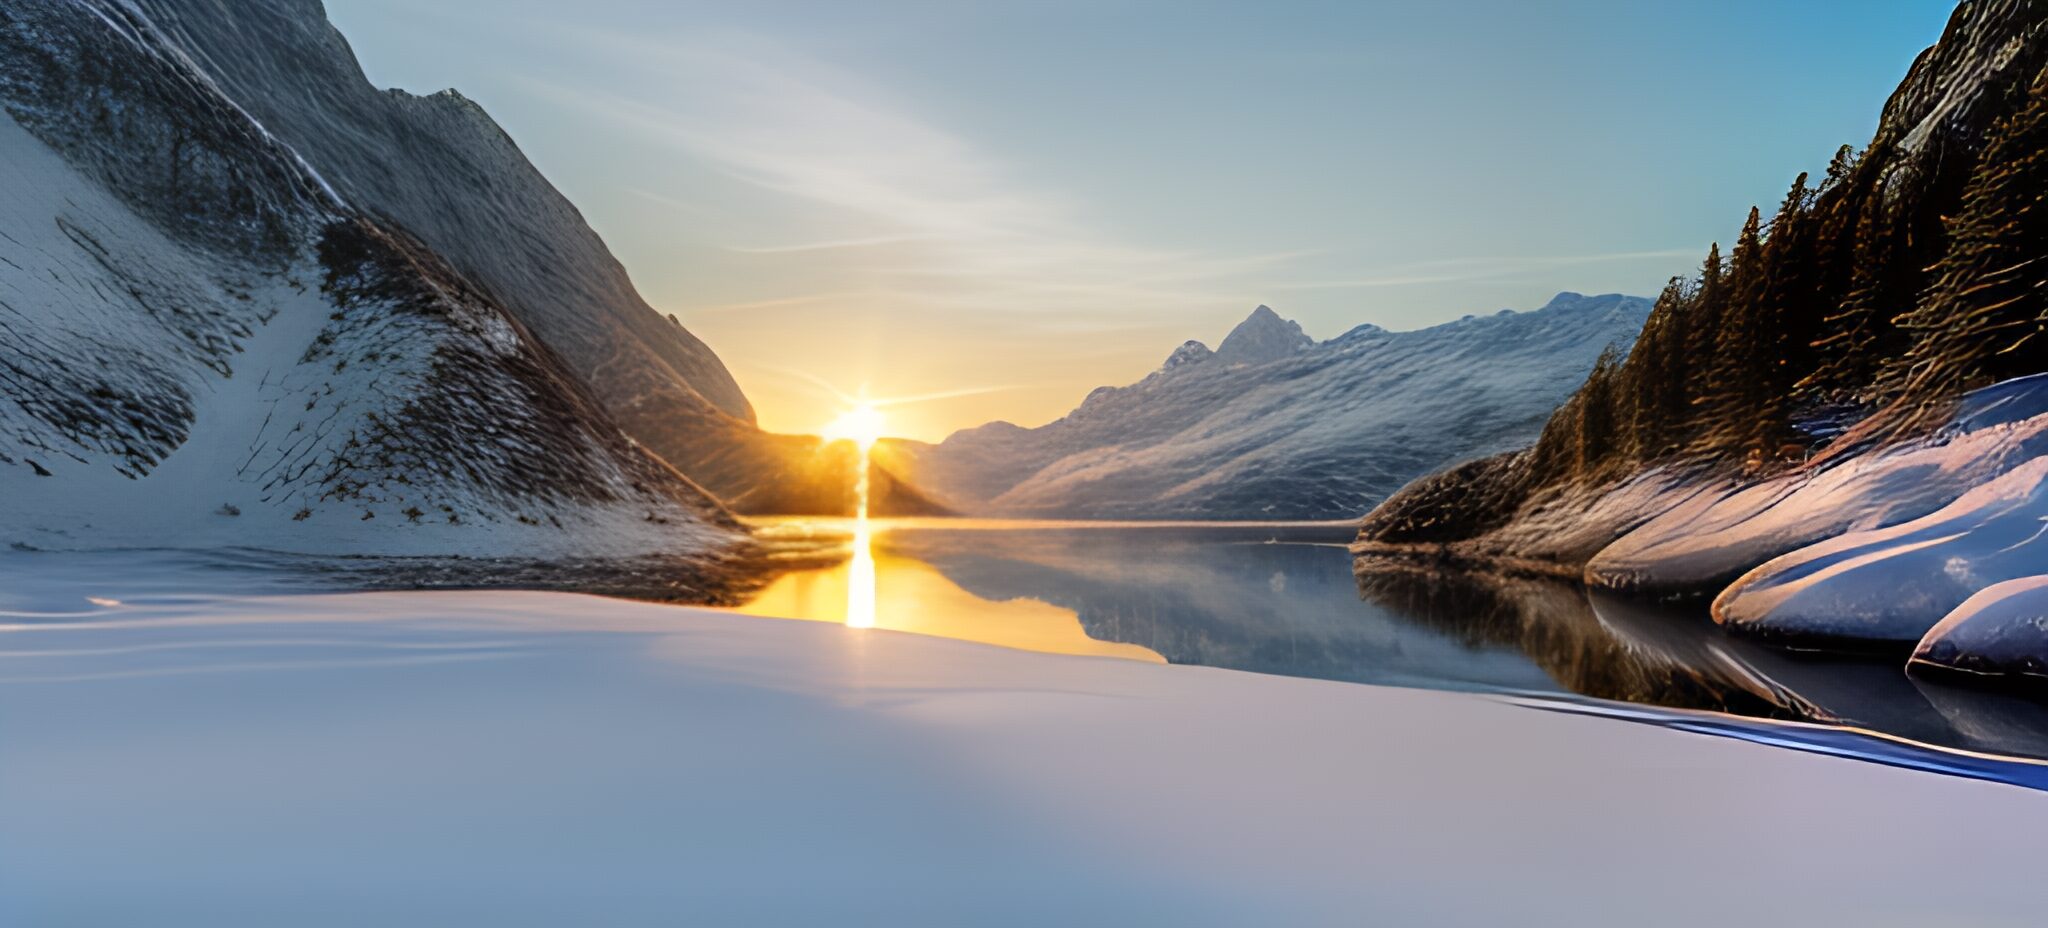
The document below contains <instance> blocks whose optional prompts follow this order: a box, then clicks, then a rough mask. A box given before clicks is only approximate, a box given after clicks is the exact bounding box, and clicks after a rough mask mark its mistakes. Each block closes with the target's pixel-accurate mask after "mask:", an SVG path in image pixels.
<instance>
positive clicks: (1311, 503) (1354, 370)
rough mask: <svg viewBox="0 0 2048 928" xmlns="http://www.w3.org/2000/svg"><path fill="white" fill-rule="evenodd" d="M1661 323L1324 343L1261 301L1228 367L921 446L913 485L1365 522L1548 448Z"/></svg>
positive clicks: (1526, 316)
mask: <svg viewBox="0 0 2048 928" xmlns="http://www.w3.org/2000/svg"><path fill="white" fill-rule="evenodd" d="M1648 311H1649V304H1648V303H1647V302H1646V301H1644V300H1641V299H1638V298H1635V297H1626V296H1620V295H1607V296H1594V297H1583V296H1580V295H1578V294H1560V295H1559V297H1558V298H1557V299H1554V300H1552V301H1551V303H1550V304H1549V305H1548V306H1545V307H1544V308H1543V309H1542V310H1539V311H1536V312H1529V313H1515V314H1508V315H1493V316H1486V317H1480V318H1471V319H1466V320H1462V321H1459V322H1453V323H1449V324H1446V325H1439V326H1435V327H1432V328H1428V329H1421V330H1417V331H1411V332H1388V331H1386V330H1384V329H1381V328H1379V327H1377V326H1369V325H1367V326H1359V327H1358V328H1355V329H1353V330H1351V331H1349V332H1347V333H1345V334H1344V335H1341V336H1339V337H1337V338H1334V339H1331V340H1329V341H1326V342H1321V343H1313V342H1311V341H1309V340H1308V338H1307V336H1306V335H1303V334H1301V332H1300V327H1299V326H1298V325H1295V324H1294V323H1291V322H1288V321H1286V320H1283V319H1281V318H1280V317H1279V316H1278V315H1277V314H1275V313H1273V312H1272V311H1271V310H1270V309H1267V308H1266V307H1263V306H1261V307H1259V309H1258V310H1257V311H1255V312H1253V313H1252V315H1251V317H1250V318H1248V319H1246V320H1245V322H1244V323H1243V324H1242V325H1240V326H1239V327H1238V328H1237V330H1236V331H1233V332H1232V333H1231V335H1230V337H1229V338H1226V339H1225V340H1224V342H1223V346H1222V347H1221V348H1219V349H1218V350H1217V351H1216V352H1215V353H1214V355H1213V357H1208V356H1205V355H1206V351H1197V350H1196V348H1198V347H1199V343H1190V344H1188V345H1183V346H1182V347H1181V348H1180V349H1179V350H1177V351H1175V352H1174V354H1173V356H1172V357H1171V358H1169V359H1168V363H1167V364H1166V366H1164V367H1163V368H1162V369H1160V370H1159V371H1156V372H1154V373H1153V374H1151V375H1150V376H1148V377H1146V378H1145V379H1144V380H1141V381H1139V382H1138V383H1135V384H1132V385H1130V386H1125V387H1104V388H1101V389H1098V390H1096V391H1094V392H1093V393H1091V394H1089V396H1088V398H1087V399H1086V400H1085V401H1084V402H1082V404H1081V405H1080V407H1079V408H1077V409H1075V410H1074V411H1073V412H1072V413H1069V414H1068V415H1067V416H1066V417H1065V418H1062V419H1060V420H1058V421H1056V422H1053V423H1051V424H1048V425H1045V426H1041V427H1039V428H1034V429H1024V428H1019V427H1017V426H1014V425H1010V424H1008V423H997V424H994V425H989V426H982V427H980V428H976V429H969V430H966V431H962V432H959V433H956V434H954V435H953V436H951V437H949V438H947V439H946V441H945V442H943V443H941V444H939V445H936V446H925V447H923V448H918V449H913V451H912V452H911V453H910V455H909V456H911V457H912V458H913V464H912V467H911V472H910V476H911V478H912V480H913V481H915V482H917V483H918V484H919V485H920V486H922V487H924V488H925V489H927V490H929V491H932V492H934V493H935V494H936V495H937V496H938V497H939V498H940V500H941V501H942V502H945V503H947V504H949V505H951V506H952V507H953V508H955V509H958V510H960V511H964V512H973V513H983V514H1000V515H1013V516H1058V517H1074V518H1161V517H1183V518H1275V519H1334V518H1349V517H1355V516H1357V515H1359V514H1361V513H1363V512H1365V511H1366V510H1368V509H1370V508H1372V506H1373V505H1374V504H1376V503H1378V502H1379V501H1380V500H1381V499H1383V498H1385V497H1386V495H1387V494H1389V493H1392V492H1393V491H1394V490H1396V489H1399V488H1400V487H1401V485H1402V484H1404V483H1406V482H1408V481H1409V480H1412V479H1414V478H1415V477H1417V476H1420V475H1422V474H1424V473H1427V472H1429V471H1431V470H1433V469H1436V468H1439V467H1443V466H1445V465H1447V464H1451V463H1454V462H1456V461H1459V460H1462V459H1465V458H1469V457H1472V456H1476V455H1480V454H1485V453H1489V452H1494V451H1500V450H1503V449H1505V448H1509V447H1513V446H1514V445H1516V444H1519V443H1525V442H1528V441H1530V440H1533V439H1534V438H1535V437H1536V435H1537V434H1538V432H1540V431H1541V429H1542V427H1543V423H1544V422H1545V421H1546V420H1547V419H1548V417H1549V415H1550V413H1551V411H1552V410H1553V409H1555V408H1556V406H1557V404H1558V403H1559V402H1561V401H1562V400H1563V399H1564V398H1565V397H1566V396H1567V395H1569V394H1570V393H1571V391H1572V389H1573V388H1575V387H1576V386H1577V385H1578V384H1579V383H1580V382H1581V381H1582V380H1584V378H1585V375H1586V372H1587V371H1589V370H1590V369H1591V368H1592V366H1593V362H1594V360H1595V359H1597V358H1598V357H1599V355H1600V352H1601V351H1602V350H1604V349H1605V348H1606V347H1607V346H1608V345H1610V344H1619V345H1621V346H1623V347H1627V346H1628V345H1629V344H1631V343H1632V342H1633V340H1634V338H1635V335H1636V333H1637V332H1638V331H1639V330H1640V329H1641V327H1642V323H1643V320H1644V318H1645V317H1646V316H1647V314H1648Z"/></svg>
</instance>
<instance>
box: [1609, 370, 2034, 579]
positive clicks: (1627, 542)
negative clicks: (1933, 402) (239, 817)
mask: <svg viewBox="0 0 2048 928" xmlns="http://www.w3.org/2000/svg"><path fill="white" fill-rule="evenodd" d="M2044 409H2048V376H2035V377H2024V378H2019V379H2016V380H2012V381H2007V382H2005V383H2001V384H1997V385H1994V386H1991V387H1986V388H1984V389H1982V390H1978V391H1976V392H1974V393H1972V394H1971V395H1970V396H1969V397H1967V398H1965V400H1964V401H1963V402H1962V403H1961V404H1960V405H1959V407H1958V409H1957V410H1956V412H1955V413H1954V415H1953V417H1952V419H1951V424H1950V425H1949V427H1947V428H1945V429H1943V430H1941V431H1940V432H1939V433H1937V434H1936V435H1934V436H1932V437H1930V438H1928V439H1926V440H1924V441H1918V442H1913V443H1910V444H1906V445H1901V446H1897V447H1893V448H1889V449H1884V450H1879V451H1874V452H1869V453H1865V454H1861V455H1857V456H1854V457H1849V458H1845V459H1842V460H1841V461H1839V462H1837V463H1834V464H1832V465H1828V466H1824V467H1818V468H1814V469H1801V470H1796V471H1793V472H1791V473H1787V474H1784V475H1781V476H1778V477H1775V478H1772V479H1769V480H1765V481H1762V482H1759V483H1741V482H1736V481H1728V480H1718V481H1716V480H1713V479H1711V478H1701V479H1699V480H1696V481H1691V482H1684V481H1681V482H1680V483H1679V484H1675V485H1674V486H1673V487H1672V489H1671V491H1670V492H1668V493H1667V494H1666V495H1667V497H1668V502H1661V503H1660V502H1659V501H1655V500H1646V501H1639V502H1637V503H1635V505H1638V506H1647V507H1649V508H1646V509H1643V510H1640V511H1646V512H1657V513H1659V514H1658V515H1655V516H1654V517H1652V518H1650V519H1649V520H1648V521H1647V522H1644V523H1643V524H1642V525H1640V526H1638V527H1636V528H1634V529H1632V530H1630V531H1629V532H1628V533H1627V534H1624V535H1622V536H1621V537H1620V538H1618V539H1616V540H1615V541H1613V542H1612V543H1610V544H1608V545H1607V546H1606V547H1605V548H1603V549H1601V550H1600V552H1599V553H1598V554H1596V555H1594V556H1593V558H1592V559H1591V560H1590V561H1589V562H1587V565H1586V571H1585V579H1586V582H1587V583H1589V584H1591V585H1593V586H1597V587H1602V588H1605V589H1612V590H1621V591H1627V592H1636V593H1690V592H1697V591H1701V590H1711V589H1714V588H1716V587H1718V586H1720V585H1722V584H1725V583H1728V582H1729V581H1731V580H1733V579H1735V578H1737V577H1740V576H1742V575H1743V574H1744V573H1745V572H1747V571H1749V570H1751V569H1752V568H1755V567H1756V566H1757V565H1758V564H1762V563H1763V562H1765V561H1768V560H1770V559H1772V558H1775V557H1778V556H1780V555H1785V554H1787V553H1788V552H1793V551H1797V550H1799V549H1801V548H1805V547H1807V546H1809V545H1815V544H1819V543H1822V542H1824V541H1827V540H1829V539H1833V538H1836V537H1838V536H1842V535H1845V534H1851V533H1858V532H1864V531H1869V530H1872V529H1881V528H1885V527H1887V526H1892V525H1897V524H1899V523H1902V522H1906V521H1909V520H1912V519H1917V518H1919V517H1921V516H1924V515H1927V514H1928V513H1931V512H1934V511H1935V510H1937V509H1940V508H1941V507H1943V506H1946V505H1948V504H1950V503H1952V502H1954V501H1955V500H1956V499H1957V498H1958V497H1960V496H1962V495H1963V494H1964V493H1966V492H1968V491H1969V490H1970V489H1972V488H1974V487H1978V486H1982V485H1983V484H1985V483H1988V482H1990V481H1992V480H1995V479H1997V478H1998V476H1999V475H2001V474H2004V473H2006V472H2007V471H2010V470H2012V469H2013V468H2015V467H2018V466H2020V465H2022V464H2024V463H2026V462H2028V461H2032V460H2034V459H2036V458H2039V457H2041V456H2043V455H2048V416H2044V415H2042V413H2043V411H2044ZM1628 489H1629V491H1630V492H1636V493H1637V495H1640V493H1639V491H1638V490H1635V489H1633V488H1628ZM1617 492H1621V491H1620V490H1618V491H1617Z"/></svg>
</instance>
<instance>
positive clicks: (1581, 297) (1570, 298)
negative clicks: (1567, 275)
mask: <svg viewBox="0 0 2048 928" xmlns="http://www.w3.org/2000/svg"><path fill="white" fill-rule="evenodd" d="M1585 300H1586V295H1585V294H1583V293H1574V292H1572V291H1570V290H1563V291H1560V292H1559V293H1558V294H1557V295H1556V296H1554V297H1551V298H1550V302H1548V303H1545V304H1543V308H1544V309H1549V308H1551V307H1553V306H1563V305H1566V304H1568V303H1583V302H1585Z"/></svg>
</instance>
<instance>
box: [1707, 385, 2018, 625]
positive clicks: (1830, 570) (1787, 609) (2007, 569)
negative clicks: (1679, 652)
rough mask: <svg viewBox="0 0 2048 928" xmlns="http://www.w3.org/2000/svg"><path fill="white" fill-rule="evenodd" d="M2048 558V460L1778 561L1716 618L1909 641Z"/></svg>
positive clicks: (1743, 583)
mask: <svg viewBox="0 0 2048 928" xmlns="http://www.w3.org/2000/svg"><path fill="white" fill-rule="evenodd" d="M2029 421H2030V422H2038V423H2039V424H2040V427H2048V417H2041V418H2040V419H2039V420H2029ZM2044 565H2048V457H2040V458H2036V459H2034V460H2031V461H2028V462H2027V463H2025V464H2022V465H2020V466H2019V467H2016V468H2014V469H2012V470H2011V471H2009V472H2007V473H2006V474H2005V475H2003V476H2001V477H1999V478H1997V479H1995V480H1992V481H1990V482H1989V483H1986V484H1984V485H1983V486H1980V487H1976V488H1974V489H1972V490H1970V491H1969V492H1967V493H1965V494H1963V495H1962V496H1961V497H1960V498H1958V499H1957V500H1956V501H1955V502H1953V503H1950V504H1949V505H1947V506H1945V507H1943V508H1941V509H1940V510H1937V511H1935V512H1933V513H1930V514H1928V515H1926V516H1923V517H1921V518H1918V519H1914V520H1912V521H1909V522H1904V523H1901V524H1898V525H1894V526H1891V527H1889V528H1883V529H1876V530H1872V531H1864V532H1850V533H1848V534H1845V535H1841V536H1839V537H1836V538H1831V539H1829V540H1827V541H1824V542H1821V543H1819V544H1816V545H1812V546H1810V547H1806V548H1801V549H1799V550H1797V551H1794V552H1792V553H1790V554H1787V555H1785V556H1783V557H1779V558H1775V559H1773V560H1771V561H1769V562H1767V563H1765V564H1764V565H1763V566H1761V567H1758V568H1757V569H1755V570H1753V571H1751V572H1750V573H1748V574H1746V575H1744V576H1743V578H1742V579H1741V580H1738V581H1736V583H1735V584H1734V585H1733V586H1730V587H1729V588H1728V589H1727V590H1726V591H1724V592H1723V593H1722V594H1721V596H1720V597H1719V598H1718V599H1716V600H1715V602H1714V617H1715V618H1716V619H1717V620H1719V621H1720V622H1722V623H1723V624H1725V625H1727V626H1729V627H1730V628H1732V629H1736V630H1740V631H1744V632H1749V633H1752V634H1756V635H1759V636H1763V637H1768V638H1777V639H1784V640H1795V641H1797V640H1812V641H1837V642H1842V641H1848V642H1880V643H1889V644H1911V643H1913V642H1916V641H1919V640H1920V639H1921V637H1922V636H1923V635H1925V634H1927V631H1928V629H1930V628H1932V627H1934V625H1935V623H1937V622H1939V621H1941V618H1942V617H1943V616H1944V615H1947V614H1948V613H1949V612H1950V611H1951V610H1954V609H1955V608H1956V607H1957V606H1959V605H1961V604H1962V603H1963V601H1964V600H1966V599H1968V598H1970V597H1971V596H1972V595H1974V594H1975V593H1977V592H1978V591H1979V590H1982V589H1984V588H1985V587H1987V586H1990V585H1992V584H1995V583H1998V582H2000V581H2004V580H2010V579H2014V578H2017V577H2025V576H2031V575H2034V574H2038V573H2040V572H2041V571H2042V569H2043V567H2044Z"/></svg>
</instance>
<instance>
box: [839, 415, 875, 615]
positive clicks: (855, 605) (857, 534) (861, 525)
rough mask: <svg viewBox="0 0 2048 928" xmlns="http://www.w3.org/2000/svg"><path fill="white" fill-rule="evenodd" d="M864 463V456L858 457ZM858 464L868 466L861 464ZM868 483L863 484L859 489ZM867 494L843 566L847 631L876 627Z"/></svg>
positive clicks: (872, 535)
mask: <svg viewBox="0 0 2048 928" xmlns="http://www.w3.org/2000/svg"><path fill="white" fill-rule="evenodd" d="M861 457H862V458H863V459H865V458H866V457H867V455H865V454H863V455H861ZM861 463H863V464H865V463H867V462H866V461H865V460H863V461H862V462H861ZM866 483H867V481H866V480H862V481H861V484H862V485H863V486H862V489H863V490H864V489H866V487H865V485H866ZM867 508H868V507H867V498H866V494H865V493H863V494H862V498H861V501H860V515H859V517H858V518H857V519H855V520H854V525H853V557H852V559H851V560H849V561H848V562H847V565H846V625H847V627H848V628H874V627H875V539H874V533H873V529H871V528H870V527H869V525H868V512H867Z"/></svg>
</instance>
